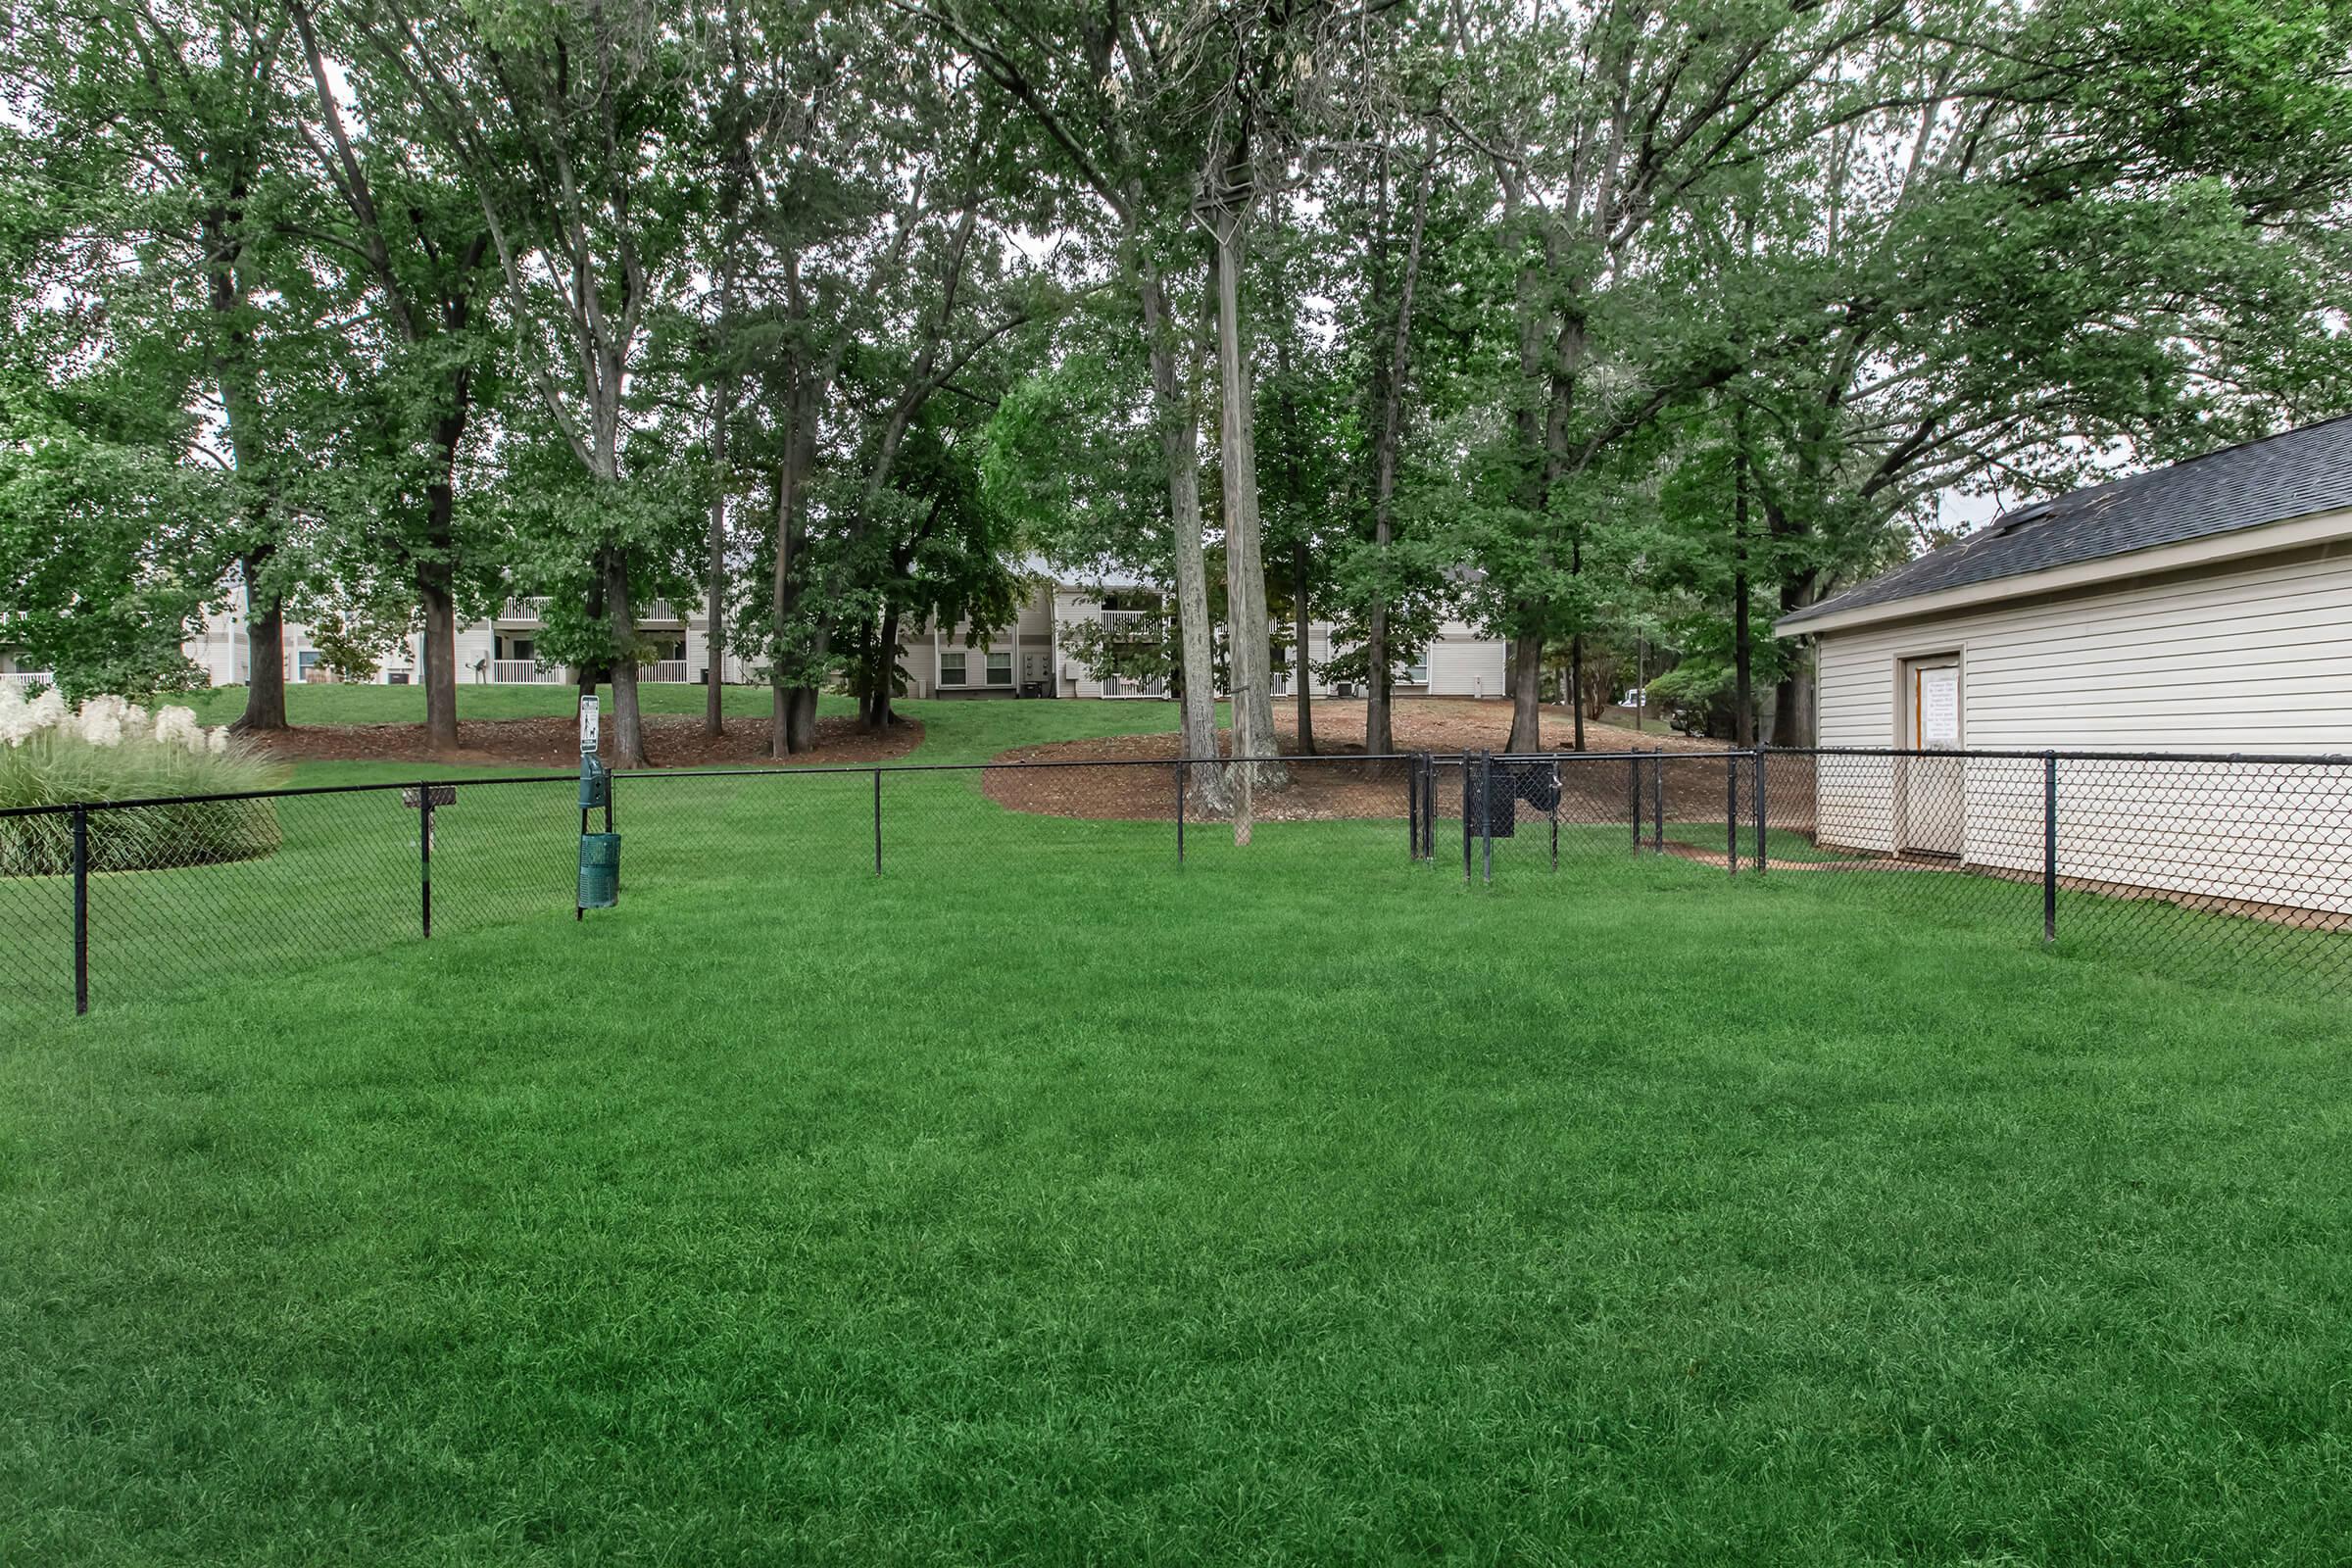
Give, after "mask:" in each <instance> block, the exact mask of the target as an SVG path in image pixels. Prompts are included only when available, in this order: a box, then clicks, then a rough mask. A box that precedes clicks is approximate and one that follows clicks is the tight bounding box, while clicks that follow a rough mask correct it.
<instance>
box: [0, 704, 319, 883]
mask: <svg viewBox="0 0 2352 1568" xmlns="http://www.w3.org/2000/svg"><path fill="white" fill-rule="evenodd" d="M283 776H284V775H283V770H282V769H281V768H279V767H278V766H277V765H276V764H274V763H272V762H271V761H270V760H269V759H268V758H266V757H264V756H262V755H261V754H260V753H258V752H256V751H254V750H253V749H252V748H250V747H248V746H246V745H245V744H243V743H242V742H240V741H237V740H235V739H233V738H232V737H231V736H230V735H229V733H228V731H227V730H226V729H225V728H218V729H207V728H205V727H204V726H203V725H202V724H200V723H198V722H197V720H196V714H195V712H194V711H193V710H190V709H186V708H163V709H159V710H157V711H155V712H153V713H150V712H148V711H146V710H145V709H143V708H141V707H139V706H138V705H137V704H135V703H131V702H128V701H126V700H124V699H123V698H120V697H93V698H90V699H89V700H88V701H86V702H84V703H83V704H82V705H81V706H80V707H79V708H78V709H73V708H69V707H68V706H67V704H66V702H65V699H64V698H63V697H61V696H59V695H58V693H57V692H56V691H55V690H51V691H46V692H43V693H42V694H41V695H40V696H38V697H36V698H32V699H30V700H26V699H25V697H24V696H23V695H21V694H20V693H18V692H16V691H14V690H12V689H9V688H5V687H0V810H19V809H26V808H36V807H59V806H73V805H77V804H84V803H89V804H95V803H100V802H123V801H143V800H156V799H172V800H173V801H174V804H172V805H161V806H138V807H123V808H121V809H109V810H103V811H93V812H90V813H89V814H88V818H87V821H88V828H87V844H88V856H89V869H90V870H92V871H136V870H157V869H167V868H170V867H173V866H186V865H212V864H218V863H220V862H221V861H224V860H245V859H253V858H259V857H261V856H265V855H269V854H271V853H273V852H274V851H275V850H276V849H277V847H278V844H279V843H280V835H279V832H278V825H277V813H276V810H275V809H274V808H273V807H272V806H271V805H270V802H268V801H252V800H246V801H218V800H194V801H191V800H186V799H183V798H184V797H188V796H206V795H227V794H238V793H241V792H246V791H252V790H266V789H270V788H271V787H273V786H274V785H276V784H278V783H279V782H281V781H282V779H283ZM72 870H73V815H72V813H69V812H63V811H58V812H50V813H47V814H42V815H30V816H10V817H0V876H58V875H64V874H67V873H70V872H71V871H72Z"/></svg>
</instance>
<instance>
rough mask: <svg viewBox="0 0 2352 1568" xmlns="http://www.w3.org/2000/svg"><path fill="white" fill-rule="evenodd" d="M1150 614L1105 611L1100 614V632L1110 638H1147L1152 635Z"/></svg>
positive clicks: (1146, 612)
mask: <svg viewBox="0 0 2352 1568" xmlns="http://www.w3.org/2000/svg"><path fill="white" fill-rule="evenodd" d="M1151 622H1152V612H1151V611H1149V610H1105V611H1104V612H1103V632H1104V633H1105V634H1106V635H1108V636H1112V637H1148V636H1150V635H1151V634H1152V624H1151Z"/></svg>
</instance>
